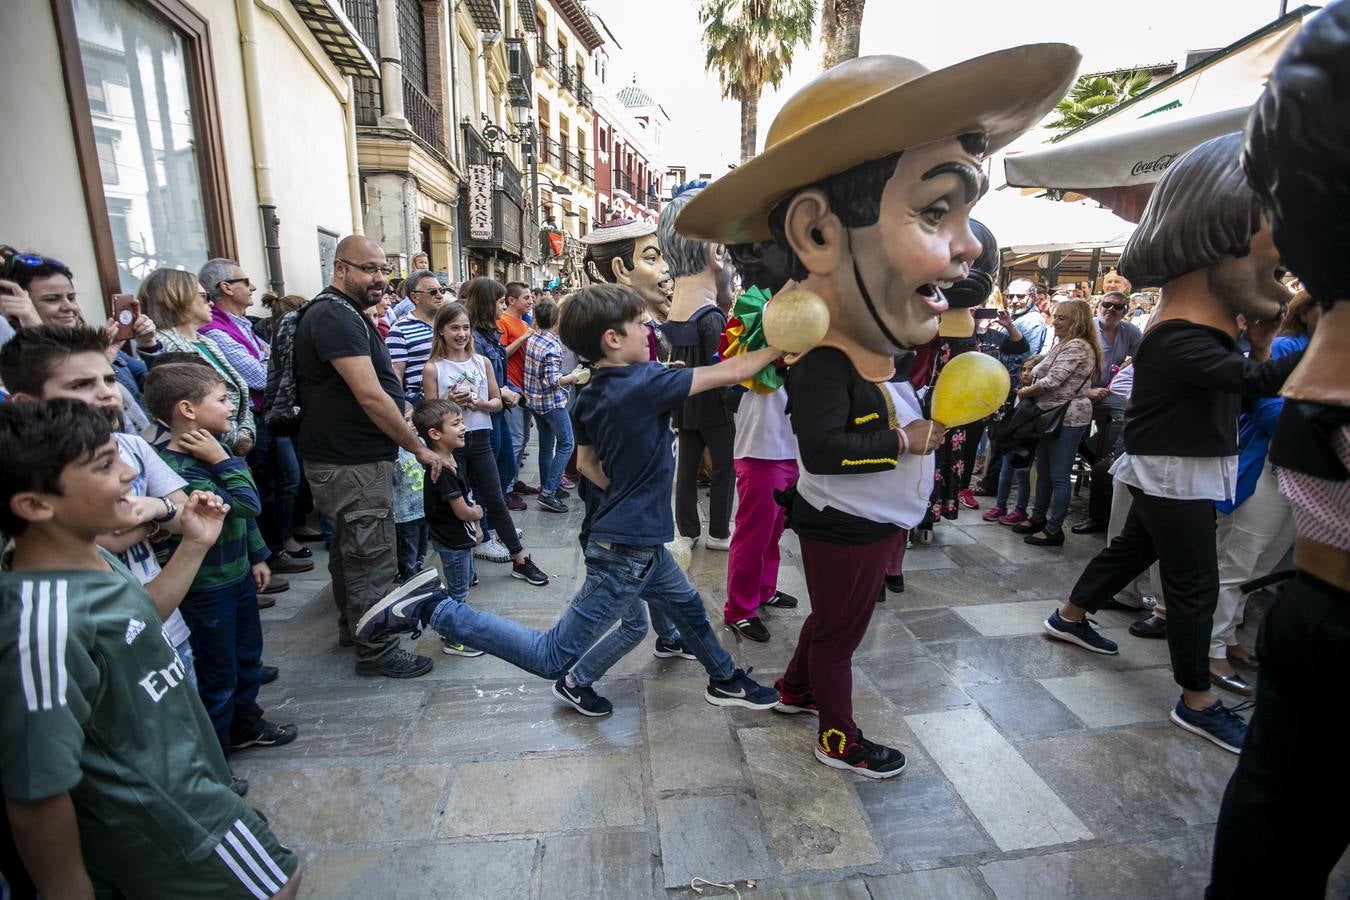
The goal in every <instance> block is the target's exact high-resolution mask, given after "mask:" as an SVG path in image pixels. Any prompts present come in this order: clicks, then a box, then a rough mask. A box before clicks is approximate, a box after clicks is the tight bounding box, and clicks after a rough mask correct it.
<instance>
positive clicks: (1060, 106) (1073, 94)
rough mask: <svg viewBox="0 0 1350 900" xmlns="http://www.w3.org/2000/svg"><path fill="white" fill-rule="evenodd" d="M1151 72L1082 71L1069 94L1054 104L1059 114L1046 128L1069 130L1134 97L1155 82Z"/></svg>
mask: <svg viewBox="0 0 1350 900" xmlns="http://www.w3.org/2000/svg"><path fill="white" fill-rule="evenodd" d="M1152 83H1153V82H1152V79H1151V78H1150V77H1149V74H1148V72H1122V73H1120V74H1116V75H1080V76H1078V80H1077V81H1075V82H1074V83H1073V87H1072V88H1070V89H1069V96H1067V97H1065V98H1064V99H1063V100H1061V101H1059V103H1057V104H1055V112H1056V113H1058V114H1059V118H1057V119H1055V121H1053V122H1048V123H1046V126H1045V127H1046V128H1056V129H1064V130H1069V129H1073V128H1077V127H1079V126H1080V125H1086V124H1087V123H1088V122H1090V121H1092V120H1093V119H1095V118H1097V117H1098V116H1100V115H1101V114H1102V113H1104V112H1106V111H1108V110H1111V109H1114V108H1115V107H1117V106H1119V105H1120V104H1122V103H1124V102H1125V101H1126V100H1131V99H1133V98H1135V97H1137V96H1139V95H1140V94H1142V93H1143V92H1144V91H1146V90H1148V89H1149V87H1150V85H1151V84H1152Z"/></svg>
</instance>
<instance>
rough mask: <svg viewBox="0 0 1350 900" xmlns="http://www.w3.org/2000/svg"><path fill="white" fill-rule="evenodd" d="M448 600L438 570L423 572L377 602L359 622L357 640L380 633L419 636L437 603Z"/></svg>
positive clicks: (357, 624)
mask: <svg viewBox="0 0 1350 900" xmlns="http://www.w3.org/2000/svg"><path fill="white" fill-rule="evenodd" d="M445 598H446V594H445V591H443V590H441V578H440V575H438V574H437V572H436V570H435V569H424V570H422V571H421V572H418V573H417V574H416V575H414V576H413V577H412V578H409V579H408V580H407V581H405V582H403V584H400V585H399V586H398V587H396V588H394V589H393V590H392V591H390V592H389V593H388V594H386V595H385V596H384V597H383V598H381V599H380V600H377V601H375V605H374V606H372V607H371V608H370V609H368V610H366V614H365V615H364V616H362V617H361V620H360V621H359V622H357V623H356V637H358V638H368V637H370V636H371V635H372V634H375V633H376V632H379V631H381V630H388V631H391V632H394V633H398V632H401V631H411V632H412V634H413V637H417V636H418V635H419V634H421V633H422V628H423V627H424V626H425V625H426V624H427V621H428V620H429V619H430V618H431V612H432V610H434V609H435V608H436V604H437V603H439V602H441V601H442V600H444V599H445Z"/></svg>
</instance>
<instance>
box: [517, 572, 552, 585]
mask: <svg viewBox="0 0 1350 900" xmlns="http://www.w3.org/2000/svg"><path fill="white" fill-rule="evenodd" d="M511 577H512V578H519V579H520V580H521V581H527V582H529V583H530V584H532V585H534V586H535V587H544V586H546V585H547V584H548V576H547V575H545V576H544V580H543V581H535V580H534V579H532V578H531V577H530V576H528V575H522V574H520V573H519V572H517V571H515V570H514V569H513V570H512V571H511Z"/></svg>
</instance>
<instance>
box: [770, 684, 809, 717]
mask: <svg viewBox="0 0 1350 900" xmlns="http://www.w3.org/2000/svg"><path fill="white" fill-rule="evenodd" d="M773 687H774V690H776V691H778V705H777V706H775V707H774V708H773V711H774V712H780V713H783V714H784V715H789V716H795V715H798V714H800V713H809V714H811V715H813V716H818V715H820V708H819V707H817V706H816V698H815V697H814V696H812V695H811V692H810V691H807V692H806V693H804V694H794V693H792V692H791V691H789V690H788V689H787V687H786V686H785V685H784V684H783V679H781V678H780V679H778V680H777V681H775V682H774V685H773Z"/></svg>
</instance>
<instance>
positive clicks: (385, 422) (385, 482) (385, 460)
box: [295, 235, 441, 678]
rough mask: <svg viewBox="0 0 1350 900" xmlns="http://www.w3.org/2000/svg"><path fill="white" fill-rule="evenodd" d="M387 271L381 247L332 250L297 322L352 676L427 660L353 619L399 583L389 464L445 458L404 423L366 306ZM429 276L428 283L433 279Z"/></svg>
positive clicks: (304, 405) (299, 371)
mask: <svg viewBox="0 0 1350 900" xmlns="http://www.w3.org/2000/svg"><path fill="white" fill-rule="evenodd" d="M391 272H392V270H391V269H390V267H389V265H388V263H387V262H386V260H385V254H384V249H383V248H382V247H381V246H380V245H379V244H377V243H376V242H375V241H372V240H370V239H369V238H366V237H362V236H361V235H349V236H348V237H345V238H343V239H342V240H341V241H340V242H339V243H338V246H337V253H336V255H335V259H334V262H333V281H332V284H330V285H329V286H328V287H326V288H324V289H323V290H322V291H320V292H319V294H318V296H316V297H315V298H314V299H313V300H312V301H311V302H310V303H309V305H308V306H306V307H304V308H303V310H302V311H301V313H300V316H299V324H297V325H296V329H295V381H296V387H297V388H298V390H299V394H300V406H301V409H302V410H303V414H302V416H301V419H300V432H299V441H300V455H301V458H302V459H303V460H304V468H305V477H306V478H307V479H308V480H309V486H310V488H311V490H312V491H313V493H314V505H315V506H317V507H318V508H319V511H320V512H322V513H324V514H325V515H327V516H328V517H329V518H330V519H331V520H332V522H333V546H332V548H331V550H330V552H329V555H328V571H329V573H330V574H331V575H332V578H333V601H334V603H335V604H336V606H337V610H338V643H339V644H340V645H342V646H344V647H355V648H356V673H357V674H358V675H383V676H386V677H389V678H415V677H417V676H419V675H425V674H426V673H427V672H430V671H431V660H430V659H428V658H427V657H425V656H415V655H413V654H411V653H409V652H408V651H406V650H404V649H402V648H401V647H400V646H399V641H398V636H397V635H393V634H389V633H387V632H382V631H377V632H375V633H373V634H370V635H367V636H364V637H362V638H359V639H358V638H356V637H354V635H353V628H352V626H354V625H355V624H356V622H357V620H358V619H360V618H361V616H362V615H363V614H364V613H365V612H366V610H368V609H369V608H370V607H371V606H373V605H374V604H375V602H376V601H377V600H379V599H380V598H382V597H383V596H384V595H385V594H387V593H389V591H390V589H392V588H393V586H394V582H395V580H396V579H397V578H398V560H397V550H396V547H397V540H396V537H395V531H394V497H393V490H394V459H395V457H396V456H397V455H398V448H399V447H402V448H403V449H405V450H407V451H408V452H409V453H411V454H413V456H415V457H416V458H417V461H418V462H419V463H421V464H422V465H424V466H428V467H429V468H430V470H431V476H432V478H433V479H434V478H435V477H436V476H437V475H439V474H440V469H441V457H440V456H438V455H437V454H435V453H434V452H432V451H431V450H429V449H427V447H426V446H424V445H423V444H422V442H421V441H419V440H418V439H417V434H416V433H415V432H414V431H413V429H412V426H411V425H409V424H408V423H407V421H405V420H404V418H403V410H404V408H405V407H406V405H407V401H406V399H405V397H404V393H403V385H402V384H401V383H400V382H399V379H398V376H397V375H395V373H394V366H393V363H392V362H391V361H390V359H389V349H388V348H387V347H386V346H385V343H384V340H383V339H381V338H380V333H379V331H377V330H376V328H375V324H374V323H373V322H372V321H371V320H370V319H368V318H367V317H366V316H365V314H364V310H365V309H366V308H367V307H369V306H372V305H374V304H375V303H377V302H379V300H380V297H381V296H382V295H383V294H384V288H385V285H386V284H387V283H388V281H389V275H390V273H391ZM433 280H434V279H433Z"/></svg>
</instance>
